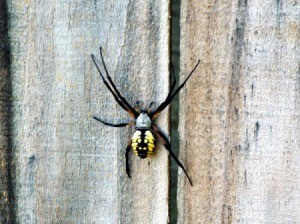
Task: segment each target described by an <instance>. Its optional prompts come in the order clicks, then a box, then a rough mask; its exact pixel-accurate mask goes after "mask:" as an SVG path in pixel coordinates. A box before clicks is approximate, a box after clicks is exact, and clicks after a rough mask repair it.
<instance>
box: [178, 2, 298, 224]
mask: <svg viewBox="0 0 300 224" xmlns="http://www.w3.org/2000/svg"><path fill="white" fill-rule="evenodd" d="M299 15H300V14H299V4H298V3H296V2H295V1H285V2H284V1H273V2H271V1H264V2H261V1H243V0H239V1H222V2H220V1H217V2H212V1H201V2H199V1H196V0H192V1H186V0H183V1H182V5H181V77H182V78H183V77H185V76H186V75H187V74H188V72H189V71H190V70H191V69H192V67H193V65H194V64H195V63H196V61H197V59H201V61H202V62H201V65H200V67H199V69H198V70H197V73H196V74H195V75H194V77H193V78H192V79H191V81H190V82H189V83H188V85H187V88H185V90H184V91H183V92H182V94H181V96H180V101H181V104H180V105H181V107H180V124H179V126H180V128H179V133H180V157H181V159H182V160H183V161H184V163H185V164H186V166H187V170H188V172H189V174H190V175H191V177H192V179H193V181H194V185H195V186H194V187H190V186H189V184H188V182H187V180H186V177H185V176H184V174H183V172H181V171H180V170H179V172H180V178H179V187H178V206H179V220H178V223H297V222H298V221H299V220H300V212H299V205H300V194H299V189H300V176H299V172H298V170H299V169H300V163H299V161H300V144H299V142H300V135H299V129H300V116H299V115H300V107H299V105H300V98H299V93H300V85H299V77H300V74H299V55H300V54H299V53H300V48H299Z"/></svg>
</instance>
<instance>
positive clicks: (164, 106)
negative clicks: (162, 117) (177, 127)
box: [150, 60, 200, 120]
mask: <svg viewBox="0 0 300 224" xmlns="http://www.w3.org/2000/svg"><path fill="white" fill-rule="evenodd" d="M199 63H200V60H199V61H198V62H197V64H196V66H195V67H194V69H193V70H192V71H191V72H190V74H189V75H188V76H187V78H186V79H185V80H184V82H183V83H182V84H181V85H180V86H179V87H178V88H177V89H176V90H175V92H174V93H173V94H169V95H168V96H167V98H166V99H165V101H164V102H162V103H161V104H160V105H159V106H158V108H157V109H156V110H155V111H154V112H153V113H151V114H150V117H151V119H152V120H154V119H155V118H156V117H157V116H158V115H159V114H160V112H162V111H163V110H164V109H165V108H166V107H167V106H168V105H169V104H170V103H171V102H172V100H173V98H174V97H175V96H176V95H177V93H178V92H179V91H180V90H181V89H182V88H183V87H184V85H185V84H186V82H187V80H188V79H189V78H190V77H191V75H192V74H193V73H194V71H195V70H196V68H197V67H198V65H199Z"/></svg>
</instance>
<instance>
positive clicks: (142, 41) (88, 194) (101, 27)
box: [9, 0, 170, 223]
mask: <svg viewBox="0 0 300 224" xmlns="http://www.w3.org/2000/svg"><path fill="white" fill-rule="evenodd" d="M9 12H10V17H11V20H10V41H11V48H12V62H11V63H12V66H11V68H12V83H13V98H14V101H13V106H14V117H13V125H14V128H13V139H14V142H13V147H14V150H15V152H16V160H17V165H16V173H17V177H16V182H17V183H16V186H17V187H16V202H17V220H18V222H19V223H167V220H168V186H169V176H168V168H169V163H168V154H167V152H166V151H165V150H163V148H162V147H161V145H159V146H158V148H157V153H156V155H155V156H153V157H152V158H148V159H145V160H141V159H139V158H137V157H134V156H132V159H131V167H132V178H131V179H128V178H127V175H126V172H125V148H126V145H127V141H128V139H129V138H130V137H131V134H132V130H128V129H114V128H111V127H105V126H103V125H102V124H101V123H98V122H96V121H95V120H93V119H92V115H98V116H99V117H101V118H102V119H105V120H107V121H112V122H118V121H127V120H128V118H129V116H128V115H127V113H126V112H124V111H122V109H121V108H120V107H119V106H118V105H117V104H116V103H115V102H114V100H113V97H112V95H111V94H110V93H109V92H108V90H107V89H106V87H105V86H104V84H103V83H102V82H101V79H100V77H99V75H98V74H97V71H96V68H95V67H94V65H93V63H92V60H91V58H90V54H91V53H93V54H95V55H96V57H98V59H100V55H99V46H102V47H103V49H104V57H105V60H106V65H107V67H108V70H109V72H110V74H111V76H112V77H113V80H114V81H115V83H116V86H117V87H118V88H119V90H120V91H121V93H122V94H123V95H124V96H125V97H126V98H127V99H128V101H129V102H130V103H131V104H134V102H135V101H136V100H140V101H143V102H145V106H148V104H149V103H150V102H151V101H155V102H157V104H158V103H160V102H161V101H163V100H164V98H165V97H166V95H167V92H168V88H169V74H168V64H169V54H170V49H169V36H170V34H169V28H170V27H169V26H170V25H169V1H148V0H146V1H104V0H101V1H82V0H76V1H71V2H70V1H64V0H59V1H34V0H33V1H10V3H9ZM102 69H103V67H102ZM168 117H169V113H168V111H166V112H164V113H163V114H162V115H161V116H160V117H159V119H158V125H159V126H161V127H162V129H163V130H164V131H165V132H166V133H167V132H168V130H169V123H168Z"/></svg>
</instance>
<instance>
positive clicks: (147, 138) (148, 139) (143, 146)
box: [131, 129, 155, 159]
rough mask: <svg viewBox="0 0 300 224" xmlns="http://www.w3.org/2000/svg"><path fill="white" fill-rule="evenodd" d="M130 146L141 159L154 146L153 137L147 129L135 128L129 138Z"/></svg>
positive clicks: (146, 155) (148, 154)
mask: <svg viewBox="0 0 300 224" xmlns="http://www.w3.org/2000/svg"><path fill="white" fill-rule="evenodd" d="M131 148H132V150H133V152H134V154H136V155H137V156H139V157H141V158H142V159H144V158H146V157H148V156H150V155H151V154H152V152H153V150H154V148H155V137H154V135H153V133H152V132H151V131H150V130H149V129H136V131H135V132H134V134H133V136H132V139H131Z"/></svg>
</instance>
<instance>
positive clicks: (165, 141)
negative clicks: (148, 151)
mask: <svg viewBox="0 0 300 224" xmlns="http://www.w3.org/2000/svg"><path fill="white" fill-rule="evenodd" d="M152 128H153V129H152V130H153V131H154V133H155V134H156V136H157V137H158V139H159V140H160V141H161V143H162V144H163V145H164V146H165V148H166V149H167V150H168V151H169V153H170V154H171V156H172V157H173V159H174V160H175V162H176V163H177V164H178V166H179V167H180V168H181V169H182V170H183V171H184V173H185V175H186V176H187V178H188V180H189V182H190V184H191V185H192V186H193V183H192V180H191V178H190V177H189V175H188V173H187V172H186V170H185V168H184V166H183V165H182V163H181V162H180V161H179V160H178V159H177V157H176V156H175V154H174V152H173V151H172V148H171V143H170V141H169V140H168V138H167V137H166V136H165V135H164V134H163V133H162V132H161V131H160V130H159V129H158V128H157V127H156V126H155V125H153V126H152Z"/></svg>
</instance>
